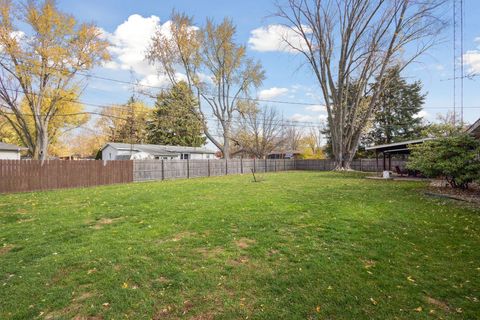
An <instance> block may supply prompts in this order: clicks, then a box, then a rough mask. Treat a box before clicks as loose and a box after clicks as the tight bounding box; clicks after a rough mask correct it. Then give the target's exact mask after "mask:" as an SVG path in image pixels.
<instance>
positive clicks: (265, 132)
mask: <svg viewBox="0 0 480 320" xmlns="http://www.w3.org/2000/svg"><path fill="white" fill-rule="evenodd" d="M282 130H283V128H282V118H281V117H280V114H279V113H278V111H277V110H276V109H274V108H272V107H268V106H265V107H263V108H258V107H256V106H254V107H252V108H250V109H249V110H245V111H243V112H242V114H241V116H240V119H239V126H238V128H237V130H236V133H235V135H234V136H232V141H234V143H235V144H236V145H238V146H239V148H240V150H241V151H243V152H246V153H248V154H251V155H253V156H255V157H257V158H266V157H267V156H268V154H269V153H270V152H272V151H273V150H275V149H277V148H278V147H279V146H281V145H282V144H283V142H284V139H283V132H282Z"/></svg>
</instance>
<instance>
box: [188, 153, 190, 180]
mask: <svg viewBox="0 0 480 320" xmlns="http://www.w3.org/2000/svg"><path fill="white" fill-rule="evenodd" d="M187 179H190V159H188V158H187Z"/></svg>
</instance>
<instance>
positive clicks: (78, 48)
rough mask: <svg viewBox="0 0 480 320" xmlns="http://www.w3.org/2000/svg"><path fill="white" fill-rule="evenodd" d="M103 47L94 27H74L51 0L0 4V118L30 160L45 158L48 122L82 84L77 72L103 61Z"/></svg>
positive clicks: (75, 23)
mask: <svg viewBox="0 0 480 320" xmlns="http://www.w3.org/2000/svg"><path fill="white" fill-rule="evenodd" d="M19 26H21V27H23V28H25V29H24V30H25V32H24V31H21V30H20V29H19V28H18V27H19ZM107 47H108V43H107V42H106V41H104V40H102V39H101V34H100V31H99V29H98V28H97V27H96V26H94V25H90V24H77V22H76V21H75V19H74V18H73V17H72V16H71V15H68V14H65V13H62V12H60V11H59V10H58V9H57V7H56V6H55V2H54V1H53V0H45V1H43V2H37V1H28V2H26V4H22V3H20V4H18V3H17V2H15V3H13V2H12V1H10V0H1V1H0V115H1V116H3V117H4V118H5V119H6V120H7V121H8V122H9V123H10V125H11V127H12V128H13V129H14V131H15V133H16V134H17V136H18V137H19V138H20V139H21V140H22V143H23V144H24V145H25V146H26V147H28V149H29V151H30V153H31V155H32V157H33V158H34V159H41V160H43V159H46V158H47V157H48V151H47V150H48V145H49V143H50V141H49V137H50V136H51V135H50V133H49V131H50V130H51V128H52V126H51V125H50V124H51V122H52V121H53V118H54V117H56V116H57V115H58V113H59V112H61V111H62V110H61V109H62V106H66V105H68V103H67V102H71V101H70V100H69V99H70V97H71V93H72V92H75V91H77V90H78V89H79V88H81V87H82V86H83V84H81V83H80V82H79V80H78V78H76V75H77V73H78V72H81V71H85V70H89V69H91V68H93V67H94V66H96V65H98V64H100V63H101V62H102V61H104V60H105V59H108V58H109V55H108V51H107ZM23 105H26V107H23ZM32 121H33V125H31V122H32Z"/></svg>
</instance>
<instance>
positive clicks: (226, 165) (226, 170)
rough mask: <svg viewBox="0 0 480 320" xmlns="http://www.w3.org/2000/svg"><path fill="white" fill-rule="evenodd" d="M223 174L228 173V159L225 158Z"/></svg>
mask: <svg viewBox="0 0 480 320" xmlns="http://www.w3.org/2000/svg"><path fill="white" fill-rule="evenodd" d="M225 175H228V160H227V158H225Z"/></svg>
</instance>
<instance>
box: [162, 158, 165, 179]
mask: <svg viewBox="0 0 480 320" xmlns="http://www.w3.org/2000/svg"><path fill="white" fill-rule="evenodd" d="M164 161H165V160H163V159H162V180H165V165H164V163H163V162H164Z"/></svg>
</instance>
